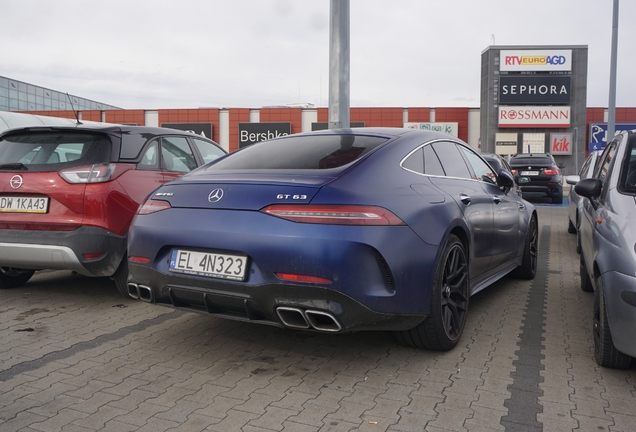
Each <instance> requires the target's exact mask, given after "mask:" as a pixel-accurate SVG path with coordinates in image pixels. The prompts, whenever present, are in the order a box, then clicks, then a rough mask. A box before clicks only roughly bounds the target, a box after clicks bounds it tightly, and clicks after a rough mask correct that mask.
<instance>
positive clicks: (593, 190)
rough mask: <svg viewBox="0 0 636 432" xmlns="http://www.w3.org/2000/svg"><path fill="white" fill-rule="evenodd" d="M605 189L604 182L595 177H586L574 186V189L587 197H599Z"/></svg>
mask: <svg viewBox="0 0 636 432" xmlns="http://www.w3.org/2000/svg"><path fill="white" fill-rule="evenodd" d="M602 189H603V183H601V181H600V180H598V179H595V178H586V179H583V180H581V181H580V182H578V183H577V184H576V185H575V186H574V191H575V192H576V193H577V194H579V195H581V196H584V197H586V198H590V199H593V198H598V197H599V196H600V195H601V190H602Z"/></svg>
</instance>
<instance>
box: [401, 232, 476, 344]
mask: <svg viewBox="0 0 636 432" xmlns="http://www.w3.org/2000/svg"><path fill="white" fill-rule="evenodd" d="M469 289H470V288H469V279H468V258H467V257H466V251H465V248H464V245H463V243H462V242H461V241H460V240H459V239H458V238H457V237H456V236H455V235H452V234H451V235H449V236H448V239H447V240H446V242H445V244H444V249H443V250H442V254H441V256H440V260H439V263H438V264H437V268H436V270H435V277H434V279H433V289H432V292H431V308H430V314H429V315H428V317H426V319H425V320H424V321H423V322H422V323H420V324H419V325H417V326H416V327H414V328H412V329H410V330H405V331H400V332H396V337H397V339H398V341H399V342H400V343H402V344H405V345H408V346H412V347H415V348H425V349H429V350H434V351H449V350H451V349H453V348H454V347H455V346H456V345H457V343H458V342H459V340H460V338H461V336H462V333H463V331H464V325H465V324H466V316H467V313H468V300H469Z"/></svg>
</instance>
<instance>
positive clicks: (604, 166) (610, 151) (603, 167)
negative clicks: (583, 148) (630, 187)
mask: <svg viewBox="0 0 636 432" xmlns="http://www.w3.org/2000/svg"><path fill="white" fill-rule="evenodd" d="M616 145H617V142H616V141H612V142H611V143H609V144H608V145H607V148H606V149H605V151H604V152H603V155H602V156H601V161H600V163H599V166H598V167H597V169H596V173H595V177H596V178H598V179H599V180H600V181H602V182H605V178H606V177H607V173H608V172H609V168H610V164H611V163H612V160H614V155H615V154H616Z"/></svg>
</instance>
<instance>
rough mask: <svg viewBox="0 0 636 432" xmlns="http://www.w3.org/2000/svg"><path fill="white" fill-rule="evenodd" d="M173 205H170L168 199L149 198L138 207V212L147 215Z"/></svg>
mask: <svg viewBox="0 0 636 432" xmlns="http://www.w3.org/2000/svg"><path fill="white" fill-rule="evenodd" d="M171 207H172V206H171V205H170V203H169V202H168V201H161V200H153V199H149V200H146V201H145V202H144V203H143V204H142V205H140V206H139V208H138V209H137V214H140V215H147V214H151V213H156V212H158V211H161V210H166V209H169V208H171Z"/></svg>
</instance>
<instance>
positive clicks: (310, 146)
mask: <svg viewBox="0 0 636 432" xmlns="http://www.w3.org/2000/svg"><path fill="white" fill-rule="evenodd" d="M386 141H387V139H386V138H379V137H371V136H360V135H317V136H306V135H305V136H297V137H289V138H283V139H277V140H272V141H264V142H261V143H257V144H253V145H252V146H250V147H247V148H245V149H243V150H241V151H239V152H236V153H233V154H230V155H229V156H227V157H226V158H224V159H221V160H220V161H218V162H216V163H213V164H212V166H211V167H210V168H209V169H210V170H245V169H249V170H269V169H302V170H322V169H329V168H338V167H342V166H344V165H347V164H350V163H351V162H353V161H355V160H356V159H359V158H361V157H362V156H364V155H365V154H367V153H368V152H370V151H371V150H373V149H374V148H376V147H378V146H379V145H380V144H382V143H384V142H386Z"/></svg>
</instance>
